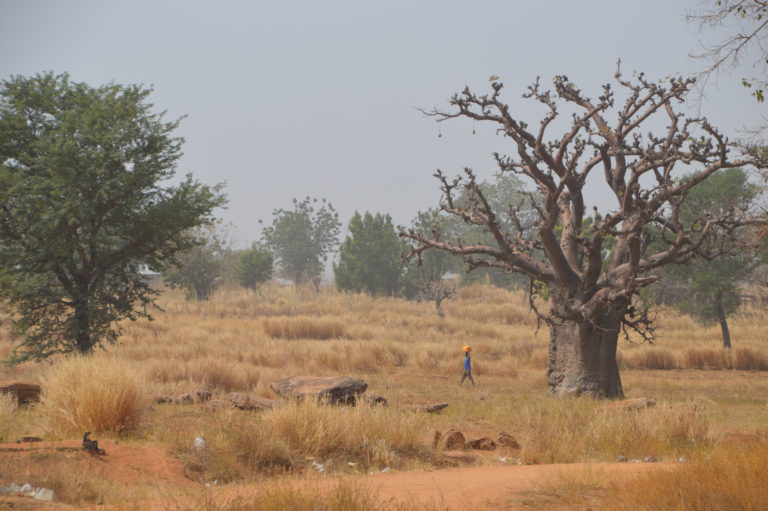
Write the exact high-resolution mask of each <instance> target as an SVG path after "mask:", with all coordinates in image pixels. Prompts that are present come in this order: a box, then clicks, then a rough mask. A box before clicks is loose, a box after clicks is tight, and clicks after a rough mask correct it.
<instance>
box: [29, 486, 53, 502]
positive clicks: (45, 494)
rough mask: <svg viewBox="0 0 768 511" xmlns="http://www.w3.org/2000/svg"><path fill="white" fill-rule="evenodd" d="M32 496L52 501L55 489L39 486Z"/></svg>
mask: <svg viewBox="0 0 768 511" xmlns="http://www.w3.org/2000/svg"><path fill="white" fill-rule="evenodd" d="M32 498H34V499H37V500H42V501H45V502H50V501H52V500H53V490H51V489H49V488H38V489H36V490H35V491H34V492H33V493H32Z"/></svg>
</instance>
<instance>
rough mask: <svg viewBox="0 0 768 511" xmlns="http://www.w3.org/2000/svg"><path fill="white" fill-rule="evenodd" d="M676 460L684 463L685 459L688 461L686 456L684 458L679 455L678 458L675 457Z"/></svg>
mask: <svg viewBox="0 0 768 511" xmlns="http://www.w3.org/2000/svg"><path fill="white" fill-rule="evenodd" d="M677 461H679V462H680V463H685V462H686V461H688V458H686V457H685V456H680V457H679V458H677Z"/></svg>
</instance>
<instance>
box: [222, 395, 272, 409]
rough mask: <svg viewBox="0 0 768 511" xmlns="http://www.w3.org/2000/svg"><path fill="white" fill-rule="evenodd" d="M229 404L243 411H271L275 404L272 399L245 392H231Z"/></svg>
mask: <svg viewBox="0 0 768 511" xmlns="http://www.w3.org/2000/svg"><path fill="white" fill-rule="evenodd" d="M229 402H230V403H232V404H233V405H234V406H236V407H237V408H239V409H241V410H269V409H271V408H272V407H273V406H274V404H275V402H274V401H273V400H271V399H267V398H265V397H259V396H254V395H253V394H247V393H245V392H231V393H230V394H229Z"/></svg>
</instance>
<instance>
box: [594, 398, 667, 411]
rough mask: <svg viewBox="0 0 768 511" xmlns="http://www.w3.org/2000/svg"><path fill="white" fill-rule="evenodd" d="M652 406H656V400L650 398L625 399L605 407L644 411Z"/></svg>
mask: <svg viewBox="0 0 768 511" xmlns="http://www.w3.org/2000/svg"><path fill="white" fill-rule="evenodd" d="M652 406H656V400H655V399H651V398H648V397H638V398H634V399H623V400H621V401H614V402H612V403H608V404H607V405H605V407H606V408H617V409H621V410H642V409H643V408H651V407H652Z"/></svg>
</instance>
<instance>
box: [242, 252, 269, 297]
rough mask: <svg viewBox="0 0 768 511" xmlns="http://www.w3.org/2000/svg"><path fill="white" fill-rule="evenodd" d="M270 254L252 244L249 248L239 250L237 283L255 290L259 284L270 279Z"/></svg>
mask: <svg viewBox="0 0 768 511" xmlns="http://www.w3.org/2000/svg"><path fill="white" fill-rule="evenodd" d="M273 264H274V258H273V257H272V254H271V253H270V252H269V250H267V249H266V248H264V247H263V246H261V245H259V244H258V243H254V244H253V245H251V248H249V249H247V250H241V251H240V252H239V254H238V259H237V281H238V282H239V283H240V285H241V286H243V287H247V288H248V289H256V288H257V287H258V286H259V284H261V283H262V282H266V281H268V280H269V279H271V278H272V266H273Z"/></svg>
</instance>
